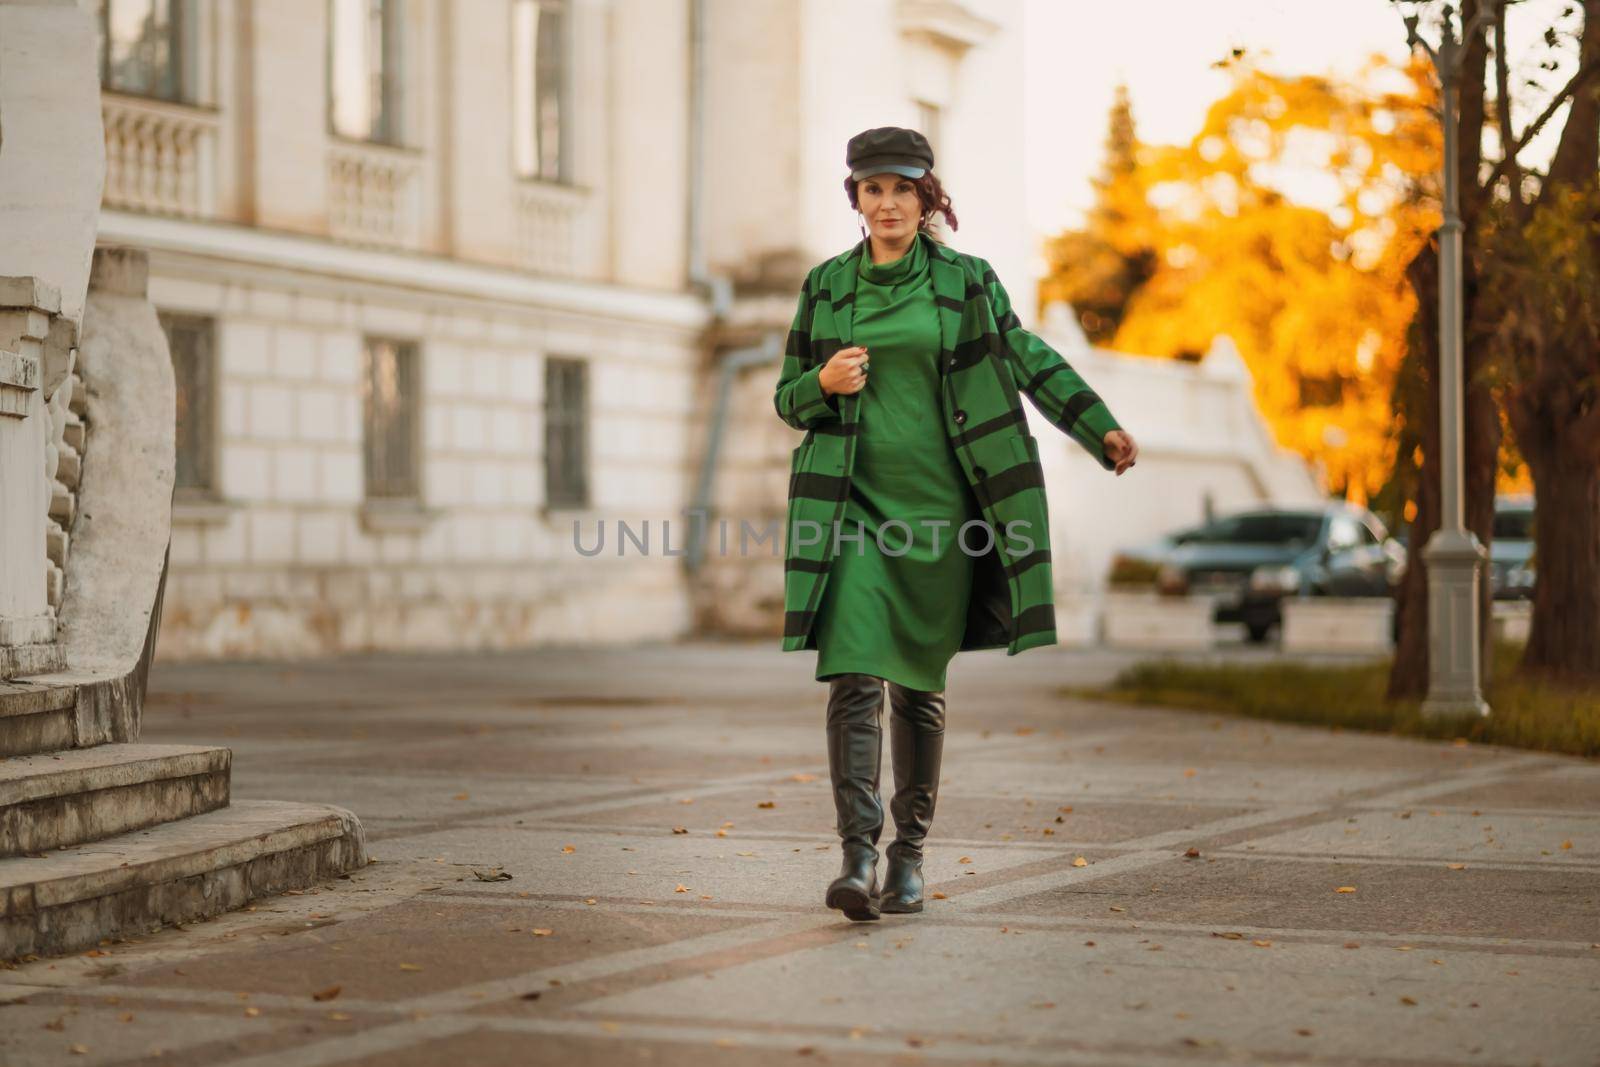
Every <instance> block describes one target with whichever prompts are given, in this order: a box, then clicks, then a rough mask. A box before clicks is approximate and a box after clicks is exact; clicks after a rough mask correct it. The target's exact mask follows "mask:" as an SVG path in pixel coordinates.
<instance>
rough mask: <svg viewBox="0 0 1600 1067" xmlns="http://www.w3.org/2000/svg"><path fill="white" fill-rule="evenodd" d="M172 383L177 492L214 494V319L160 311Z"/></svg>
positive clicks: (182, 493)
mask: <svg viewBox="0 0 1600 1067" xmlns="http://www.w3.org/2000/svg"><path fill="white" fill-rule="evenodd" d="M159 318H160V319H161V329H162V330H163V331H164V332H165V333H166V335H167V347H168V348H169V349H170V350H171V352H172V375H173V378H174V379H175V381H176V384H177V394H178V403H177V410H178V426H177V453H178V456H177V459H178V471H177V494H178V495H179V496H180V497H181V496H187V497H211V496H215V495H216V491H217V485H216V463H215V456H216V429H217V422H216V410H217V408H216V373H215V372H216V365H217V361H216V338H217V324H216V320H215V319H212V318H210V317H208V316H205V315H179V314H175V313H170V312H161V313H160V315H159Z"/></svg>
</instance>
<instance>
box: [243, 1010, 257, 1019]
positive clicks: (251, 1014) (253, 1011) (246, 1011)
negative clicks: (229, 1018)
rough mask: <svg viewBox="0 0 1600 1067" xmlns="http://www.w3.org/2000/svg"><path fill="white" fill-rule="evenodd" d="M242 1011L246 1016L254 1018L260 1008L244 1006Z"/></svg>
mask: <svg viewBox="0 0 1600 1067" xmlns="http://www.w3.org/2000/svg"><path fill="white" fill-rule="evenodd" d="M244 1013H245V1015H246V1016H247V1017H248V1018H251V1019H254V1018H255V1017H256V1016H257V1015H260V1014H261V1009H260V1008H246V1009H245V1010H244Z"/></svg>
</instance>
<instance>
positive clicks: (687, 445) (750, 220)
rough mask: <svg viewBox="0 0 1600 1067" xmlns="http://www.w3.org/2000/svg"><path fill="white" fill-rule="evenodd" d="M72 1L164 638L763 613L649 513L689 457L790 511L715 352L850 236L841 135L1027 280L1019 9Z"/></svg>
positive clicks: (749, 568) (1023, 298)
mask: <svg viewBox="0 0 1600 1067" xmlns="http://www.w3.org/2000/svg"><path fill="white" fill-rule="evenodd" d="M80 2H81V3H82V4H83V6H85V7H87V8H89V9H90V10H92V11H95V12H96V13H97V14H98V16H99V18H100V25H101V32H102V61H101V74H102V87H103V110H104V119H105V136H106V164H107V177H106V184H105V192H104V208H105V210H104V212H103V215H102V219H101V228H100V241H101V243H102V244H104V245H119V244H127V245H134V246H137V247H139V248H142V249H145V250H147V251H148V252H149V255H150V275H151V276H150V296H151V299H152V300H153V301H154V302H155V303H156V305H157V306H158V307H159V308H160V309H161V311H162V313H163V321H164V323H165V325H166V327H167V332H168V337H169V340H170V342H171V345H172V350H173V360H174V365H175V368H176V371H177V378H178V388H179V427H178V437H179V442H178V451H179V458H178V490H177V498H176V500H175V523H174V534H173V545H172V557H171V573H170V577H169V584H168V588H167V594H166V607H165V612H164V615H163V622H162V629H161V640H160V645H159V652H160V654H161V655H163V656H166V657H169V658H171V657H191V656H218V655H245V656H279V655H310V654H323V653H329V652H340V651H350V650H359V649H367V648H447V647H461V648H470V647H506V646H513V645H521V644H531V643H552V642H563V643H564V642H572V643H584V642H594V641H617V642H626V641H635V640H645V639H656V638H660V639H670V638H672V637H676V636H679V635H682V634H685V633H688V632H692V631H694V630H695V629H696V628H698V627H710V628H717V629H724V630H736V631H744V632H761V631H762V630H763V628H766V629H767V630H770V631H771V632H774V633H775V632H776V628H777V627H778V626H779V625H780V622H781V610H779V609H780V608H781V605H780V604H779V601H780V600H781V584H782V583H781V560H780V559H778V558H777V557H776V556H775V555H768V556H765V557H763V558H759V559H754V560H752V559H726V558H717V559H713V560H711V561H709V562H708V564H707V565H706V566H704V567H701V568H699V569H698V570H693V571H691V570H690V569H688V568H686V567H685V565H684V560H683V558H682V557H681V556H679V555H670V556H669V555H665V554H664V553H663V551H662V548H663V546H662V543H661V534H662V530H661V526H662V523H663V522H665V521H667V520H672V521H673V522H674V530H673V547H674V548H678V549H681V547H682V543H683V533H684V529H683V527H684V525H685V515H684V509H686V508H688V507H690V506H691V504H693V503H695V502H696V501H697V500H699V499H700V498H699V497H698V496H697V492H698V491H699V487H702V486H710V490H709V495H708V496H707V497H706V500H707V501H708V502H709V503H710V504H711V505H712V509H713V511H714V512H715V513H717V514H719V515H723V516H729V517H733V518H735V521H737V519H738V518H747V519H750V520H752V521H757V522H759V521H764V520H773V519H781V515H782V508H783V498H782V495H783V487H784V479H783V473H782V472H783V469H784V459H785V458H786V457H787V454H788V449H789V448H790V447H792V443H793V442H792V440H791V439H790V438H791V437H792V431H790V430H789V429H788V428H787V427H786V426H784V425H782V423H781V422H779V420H778V419H777V418H776V416H775V415H774V414H773V411H772V407H771V391H772V387H773V384H774V381H775V375H776V371H777V364H776V362H775V361H769V362H762V361H761V360H760V359H759V358H756V357H751V358H750V361H749V363H748V365H746V364H744V363H739V364H737V365H740V366H745V367H746V369H744V370H742V371H740V372H738V373H737V374H732V373H730V375H729V386H730V391H729V393H728V397H729V401H730V402H729V403H728V405H727V406H726V407H725V408H724V409H722V410H723V413H724V414H723V418H722V425H721V430H720V432H718V433H715V434H713V433H712V432H711V431H712V427H713V424H714V423H716V422H717V419H718V415H717V412H718V409H717V407H716V401H717V393H718V387H719V383H720V379H719V367H720V366H722V365H724V364H725V363H726V364H727V365H728V366H730V367H731V366H734V365H735V364H734V363H729V362H727V361H726V360H724V359H723V357H724V355H725V354H726V353H728V352H729V351H731V350H735V349H738V348H741V347H745V346H751V345H759V344H760V343H761V342H762V341H763V340H764V339H769V338H770V337H771V336H772V335H773V333H774V331H779V332H781V331H782V330H783V329H784V328H786V327H787V325H788V322H789V318H790V316H791V315H792V313H793V307H794V294H795V292H796V290H797V287H798V285H799V282H800V279H801V277H802V275H803V272H804V270H805V269H806V268H807V267H809V266H810V265H811V264H812V263H815V262H817V261H818V260H820V259H822V258H824V257H825V256H828V255H831V254H834V253H836V252H839V251H842V250H843V249H845V248H848V247H849V246H850V245H851V244H852V243H853V242H854V241H855V240H857V239H858V237H859V234H858V232H857V228H856V218H855V216H854V215H853V213H852V212H851V211H850V208H849V206H848V203H847V202H846V200H845V197H844V192H843V189H842V187H841V182H842V179H843V176H844V165H843V152H844V144H845V142H846V140H847V139H848V138H849V137H850V136H851V135H852V134H853V133H855V132H857V131H859V130H861V129H863V128H866V127H868V126H876V125H884V124H901V125H913V126H916V127H918V128H920V129H922V130H923V131H924V132H925V133H927V134H928V136H929V137H930V139H931V140H932V141H933V143H934V146H935V151H936V152H937V153H938V170H939V173H940V175H941V178H942V179H943V180H944V181H945V183H946V184H947V186H948V187H949V188H950V190H951V192H952V195H953V197H954V198H955V200H956V205H957V209H958V212H959V214H960V216H961V220H962V225H961V229H960V231H959V232H958V233H957V234H954V235H950V240H951V242H952V243H954V244H956V245H957V246H958V247H961V248H963V249H966V250H970V251H973V252H976V253H978V254H980V255H983V256H984V257H985V258H987V259H989V260H990V261H991V262H992V263H994V264H995V266H996V268H997V270H998V271H999V273H1000V275H1001V277H1002V278H1003V279H1004V280H1005V281H1006V283H1007V285H1008V286H1009V288H1010V289H1011V291H1012V293H1013V295H1014V296H1015V297H1017V304H1018V311H1019V314H1021V315H1023V316H1024V321H1025V322H1027V321H1028V316H1029V313H1030V312H1031V311H1032V306H1031V305H1032V303H1033V301H1032V299H1031V298H1030V296H1031V291H1032V284H1031V279H1030V278H1028V277H1027V275H1026V270H1027V264H1028V262H1029V260H1030V250H1031V245H1030V240H1031V238H1030V235H1029V234H1027V232H1026V230H1025V226H1024V222H1023V217H1022V214H1021V212H1020V210H1018V205H1017V192H1016V190H1017V185H1018V182H1019V180H1020V172H1019V171H1017V170H1008V169H1007V168H1005V167H1003V166H997V165H996V163H995V161H997V160H1008V159H1009V160H1017V161H1018V165H1019V167H1020V160H1021V156H1022V152H1021V148H1022V139H1023V136H1024V130H1023V125H1022V101H1023V80H1022V77H1023V72H1022V34H1023V32H1024V26H1023V24H1022V3H1021V0H959V2H958V0H850V2H845V0H80ZM865 42H874V44H873V47H872V50H871V52H870V55H869V54H868V53H867V51H866V45H865ZM1096 384H1097V386H1098V385H1099V383H1098V382H1096ZM1110 398H1112V399H1113V403H1114V404H1115V403H1116V401H1115V398H1114V393H1113V395H1112V396H1111V397H1110ZM1118 411H1119V414H1122V412H1123V409H1122V408H1118ZM1124 418H1125V419H1126V418H1127V416H1124ZM1130 426H1131V427H1132V428H1134V429H1135V430H1136V431H1137V430H1138V429H1139V427H1138V423H1137V422H1131V423H1130ZM1041 437H1043V435H1042V434H1041ZM713 438H715V439H716V440H717V441H718V442H719V443H720V448H719V449H718V451H717V454H716V456H717V462H716V464H715V468H714V469H715V481H714V482H711V481H708V480H707V479H706V477H705V475H704V473H703V472H702V469H701V468H702V465H703V462H704V460H705V456H706V452H707V449H708V442H709V441H710V440H711V439H713ZM1230 462H1231V461H1230ZM1244 462H1245V463H1246V465H1248V464H1249V463H1250V462H1253V460H1245V461H1244ZM1148 466H1149V465H1148V464H1144V465H1141V468H1140V471H1141V473H1143V472H1145V471H1146V470H1147V469H1148ZM1258 481H1259V479H1258ZM1124 484H1126V480H1124ZM1124 495H1125V496H1126V497H1127V498H1128V499H1132V498H1133V497H1134V496H1136V494H1135V493H1132V492H1126V493H1125V494H1124ZM1191 495H1193V494H1191ZM1067 502H1068V500H1067V499H1062V500H1061V501H1060V502H1059V503H1057V505H1056V506H1057V507H1058V509H1060V508H1062V506H1063V505H1065V504H1066V503H1067ZM1168 504H1169V505H1170V506H1172V507H1173V508H1175V509H1177V510H1181V511H1183V512H1184V514H1183V515H1182V516H1181V519H1174V521H1173V522H1168V523H1165V524H1158V526H1160V525H1166V526H1170V525H1175V524H1176V522H1177V521H1183V520H1187V519H1188V518H1189V515H1188V514H1187V512H1189V511H1192V510H1193V507H1192V506H1191V504H1192V502H1190V501H1184V500H1181V499H1179V500H1174V499H1173V498H1171V497H1170V496H1169V498H1168ZM1157 510H1160V509H1159V508H1157ZM619 519H621V520H626V521H628V522H629V524H630V525H631V526H632V527H633V528H634V529H636V530H638V529H640V528H642V527H643V526H644V524H645V523H647V522H648V523H649V526H650V527H651V534H652V540H651V543H650V550H649V554H648V555H641V554H640V553H639V552H638V551H630V552H629V553H628V554H627V555H626V557H625V558H618V557H617V556H616V555H615V551H614V548H615V544H614V542H615V537H614V532H615V527H614V524H615V522H616V521H617V520H619ZM601 520H604V521H605V522H606V523H607V525H608V526H610V527H612V529H611V530H610V531H608V533H609V534H611V537H610V542H611V543H609V544H608V550H607V552H605V553H603V554H602V555H600V556H598V557H594V558H589V557H585V556H582V555H580V554H579V553H578V552H577V551H575V549H574V544H573V527H574V523H577V524H578V525H579V527H580V529H581V530H582V532H583V536H584V540H585V542H586V543H589V542H592V540H593V538H594V536H595V533H596V530H597V529H598V523H599V522H600V521H601ZM1152 532H1154V531H1152ZM1093 557H1094V552H1093V551H1091V552H1089V553H1088V554H1087V555H1086V556H1085V557H1084V559H1085V560H1086V562H1085V563H1084V564H1083V566H1081V567H1077V568H1076V569H1074V568H1063V574H1062V575H1061V580H1062V581H1064V582H1065V581H1071V582H1088V583H1090V584H1092V583H1093V580H1094V574H1093V570H1094V565H1093V563H1092V560H1093Z"/></svg>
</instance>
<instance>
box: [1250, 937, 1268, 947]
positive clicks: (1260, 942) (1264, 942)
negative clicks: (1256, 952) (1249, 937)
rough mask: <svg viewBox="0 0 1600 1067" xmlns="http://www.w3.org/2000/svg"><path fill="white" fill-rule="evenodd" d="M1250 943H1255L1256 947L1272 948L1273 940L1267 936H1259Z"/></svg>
mask: <svg viewBox="0 0 1600 1067" xmlns="http://www.w3.org/2000/svg"><path fill="white" fill-rule="evenodd" d="M1250 943H1251V944H1252V945H1254V946H1255V947H1256V948H1271V947H1272V942H1271V941H1270V940H1269V939H1266V938H1257V939H1256V940H1254V941H1251V942H1250Z"/></svg>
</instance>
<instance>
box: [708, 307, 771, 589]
mask: <svg viewBox="0 0 1600 1067" xmlns="http://www.w3.org/2000/svg"><path fill="white" fill-rule="evenodd" d="M782 355H783V347H782V342H781V341H780V340H779V336H778V334H776V333H769V334H768V335H767V336H766V338H765V339H764V340H763V341H762V342H761V343H760V344H759V345H749V346H747V347H745V348H735V349H731V350H729V351H728V352H727V353H726V354H724V355H723V357H722V363H721V365H720V366H719V368H718V370H717V406H716V409H715V410H714V411H713V412H712V415H711V434H710V437H709V438H708V439H707V440H706V456H705V459H704V460H702V461H701V463H700V478H699V480H698V481H697V482H696V483H695V487H694V502H693V503H692V504H691V505H690V508H689V517H690V521H689V551H688V554H687V555H686V556H685V557H684V565H685V566H686V567H688V569H689V573H690V574H693V573H695V572H696V571H698V570H699V569H700V565H701V564H702V563H703V562H704V561H705V554H706V552H705V544H706V538H705V530H706V526H707V525H708V524H709V522H710V520H711V488H712V483H713V482H714V480H715V479H716V475H717V454H718V453H719V452H720V451H721V450H722V435H723V431H724V429H725V428H726V426H727V423H728V398H729V397H730V396H731V395H732V393H733V380H734V378H736V377H738V375H739V372H740V371H741V370H743V369H744V368H745V367H751V366H755V365H757V364H762V363H772V362H774V361H776V360H777V359H779V358H780V357H781V356H782ZM697 519H698V521H696V520H697Z"/></svg>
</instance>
